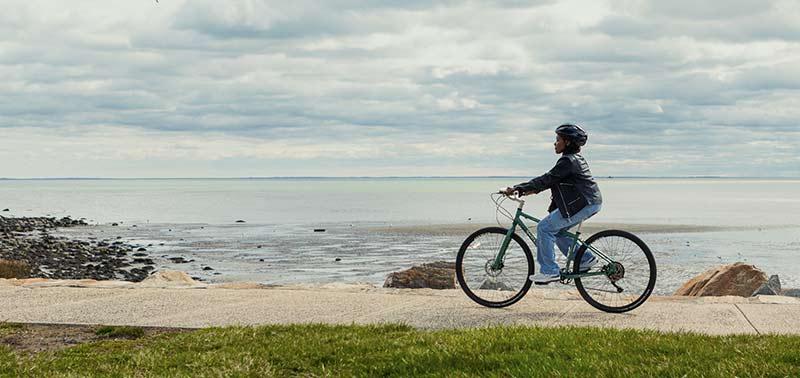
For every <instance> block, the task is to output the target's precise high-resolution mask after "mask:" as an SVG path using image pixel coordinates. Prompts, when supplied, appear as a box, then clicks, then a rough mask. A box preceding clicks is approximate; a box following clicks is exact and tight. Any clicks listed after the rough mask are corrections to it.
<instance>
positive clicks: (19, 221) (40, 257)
mask: <svg viewBox="0 0 800 378" xmlns="http://www.w3.org/2000/svg"><path fill="white" fill-rule="evenodd" d="M75 226H88V224H87V223H86V222H85V221H84V220H83V219H72V218H70V217H64V218H60V219H58V218H52V217H22V218H13V217H3V216H0V259H3V260H10V261H17V262H24V263H25V264H26V265H27V266H28V268H29V269H30V271H29V277H31V278H50V279H95V280H124V281H132V282H140V281H142V280H144V279H145V278H147V277H148V275H149V274H150V272H151V271H153V270H155V267H154V262H153V260H152V259H150V258H147V257H146V254H143V253H137V252H139V251H138V250H139V249H140V247H138V246H134V245H129V244H125V243H123V242H122V241H119V240H115V239H101V240H89V241H82V240H70V239H67V238H63V237H56V236H53V235H51V234H50V231H51V230H54V229H55V228H59V227H75Z"/></svg>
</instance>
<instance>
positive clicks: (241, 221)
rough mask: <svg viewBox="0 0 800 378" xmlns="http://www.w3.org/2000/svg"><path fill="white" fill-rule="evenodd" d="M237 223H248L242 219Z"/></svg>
mask: <svg viewBox="0 0 800 378" xmlns="http://www.w3.org/2000/svg"><path fill="white" fill-rule="evenodd" d="M236 223H246V222H245V221H243V220H241V219H239V220H237V221H236Z"/></svg>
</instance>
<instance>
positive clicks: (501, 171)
mask: <svg viewBox="0 0 800 378" xmlns="http://www.w3.org/2000/svg"><path fill="white" fill-rule="evenodd" d="M0 8H2V11H0V141H1V142H2V143H1V144H0V177H66V176H71V177H76V176H84V177H86V176H89V177H201V176H203V177H206V176H208V177H232V176H427V175H437V176H463V175H522V176H533V175H538V174H541V173H543V172H544V171H546V170H547V169H549V168H550V167H551V166H552V164H553V163H554V162H555V160H556V156H555V155H554V153H553V150H552V142H553V139H554V134H553V129H554V128H555V127H556V126H557V125H559V124H561V123H564V122H574V123H579V124H581V125H583V126H584V128H585V129H587V130H588V132H589V135H590V136H589V142H588V145H587V146H586V148H585V150H584V156H586V157H587V159H588V160H589V163H590V166H591V167H592V171H593V172H594V174H595V175H597V176H608V175H613V176H623V175H625V176H630V175H645V176H687V175H722V176H789V177H798V176H800V154H799V153H798V152H799V151H800V148H799V147H798V145H799V144H800V1H796V0H788V1H765V0H753V1H747V0H725V1H697V0H670V1H663V0H662V1H639V0H620V1H615V0H610V1H596V0H587V1H559V2H556V1H514V0H508V1H500V0H497V1H481V2H479V1H474V2H457V1H440V2H429V1H416V0H407V1H400V0H394V1H390V0H386V1H369V2H367V1H347V0H344V1H336V0H330V1H318V2H314V1H299V0H293V1H260V0H230V1H228V0H226V1H221V0H187V1H183V0H160V3H156V2H155V1H146V0H136V1H133V0H97V1H85V0H70V1H53V0H41V1H34V0H26V1H20V0H0Z"/></svg>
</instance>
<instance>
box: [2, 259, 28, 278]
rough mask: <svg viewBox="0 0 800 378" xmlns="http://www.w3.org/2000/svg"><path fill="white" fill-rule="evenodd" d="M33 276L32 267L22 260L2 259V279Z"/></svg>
mask: <svg viewBox="0 0 800 378" xmlns="http://www.w3.org/2000/svg"><path fill="white" fill-rule="evenodd" d="M30 275H31V267H30V266H29V265H28V263H26V262H24V261H20V260H4V259H0V278H28V277H30Z"/></svg>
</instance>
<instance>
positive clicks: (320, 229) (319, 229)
mask: <svg viewBox="0 0 800 378" xmlns="http://www.w3.org/2000/svg"><path fill="white" fill-rule="evenodd" d="M314 232H325V229H324V228H315V229H314Z"/></svg>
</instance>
